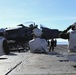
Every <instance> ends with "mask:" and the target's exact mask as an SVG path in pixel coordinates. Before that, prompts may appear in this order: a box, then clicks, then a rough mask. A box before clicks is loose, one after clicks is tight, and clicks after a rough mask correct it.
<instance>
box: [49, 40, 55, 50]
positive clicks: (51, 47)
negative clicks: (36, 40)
mask: <svg viewBox="0 0 76 75" xmlns="http://www.w3.org/2000/svg"><path fill="white" fill-rule="evenodd" d="M54 46H55V41H54V39H52V40H51V45H50V49H49V51H51V50H52V51H54Z"/></svg>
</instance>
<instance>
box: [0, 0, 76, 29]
mask: <svg viewBox="0 0 76 75" xmlns="http://www.w3.org/2000/svg"><path fill="white" fill-rule="evenodd" d="M75 21H76V0H0V28H5V27H13V26H16V25H18V24H21V23H25V22H35V23H36V24H38V25H40V24H42V25H44V26H46V27H49V28H53V29H59V30H64V29H66V28H67V27H68V26H69V25H71V24H73V23H74V22H75Z"/></svg>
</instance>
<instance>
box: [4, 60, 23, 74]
mask: <svg viewBox="0 0 76 75" xmlns="http://www.w3.org/2000/svg"><path fill="white" fill-rule="evenodd" d="M21 63H22V61H21V62H19V63H18V64H17V65H15V66H14V67H13V68H12V69H11V70H10V71H8V72H7V73H6V74H5V75H8V74H9V73H10V72H11V71H13V70H14V69H15V68H16V67H17V66H19V65H20V64H21Z"/></svg>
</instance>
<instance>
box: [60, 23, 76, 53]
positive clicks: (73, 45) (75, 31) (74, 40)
mask: <svg viewBox="0 0 76 75" xmlns="http://www.w3.org/2000/svg"><path fill="white" fill-rule="evenodd" d="M70 29H72V31H70V32H68V31H69V30H70ZM59 37H60V38H63V39H68V51H69V52H76V22H75V23H74V24H72V25H70V26H69V27H68V28H67V29H65V30H64V31H63V32H61V33H60V34H59Z"/></svg>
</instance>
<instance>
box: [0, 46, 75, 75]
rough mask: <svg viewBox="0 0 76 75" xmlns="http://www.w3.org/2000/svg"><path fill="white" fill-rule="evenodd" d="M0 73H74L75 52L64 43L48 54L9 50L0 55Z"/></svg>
mask: <svg viewBox="0 0 76 75" xmlns="http://www.w3.org/2000/svg"><path fill="white" fill-rule="evenodd" d="M0 75H76V53H72V52H70V53H69V52H68V51H67V46H66V45H58V46H57V47H55V49H54V52H48V54H34V53H30V52H29V51H28V52H20V53H18V52H11V53H10V54H9V55H3V56H0Z"/></svg>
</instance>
